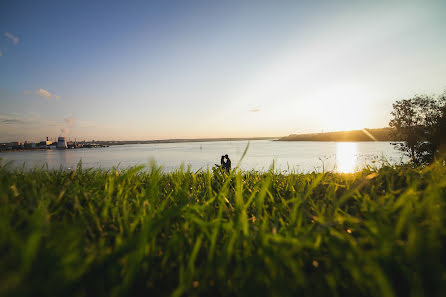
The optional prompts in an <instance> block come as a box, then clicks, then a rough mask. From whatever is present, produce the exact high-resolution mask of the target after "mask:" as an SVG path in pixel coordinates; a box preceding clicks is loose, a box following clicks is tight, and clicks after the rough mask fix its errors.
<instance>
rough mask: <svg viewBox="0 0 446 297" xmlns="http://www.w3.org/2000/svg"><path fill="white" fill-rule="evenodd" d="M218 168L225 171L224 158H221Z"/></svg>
mask: <svg viewBox="0 0 446 297" xmlns="http://www.w3.org/2000/svg"><path fill="white" fill-rule="evenodd" d="M220 168H221V169H225V168H226V162H225V156H221V159H220Z"/></svg>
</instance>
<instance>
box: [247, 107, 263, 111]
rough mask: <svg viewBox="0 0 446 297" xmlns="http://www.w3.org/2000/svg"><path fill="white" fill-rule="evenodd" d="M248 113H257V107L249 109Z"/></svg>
mask: <svg viewBox="0 0 446 297" xmlns="http://www.w3.org/2000/svg"><path fill="white" fill-rule="evenodd" d="M249 111H250V112H259V111H260V108H258V107H254V108H253V109H250V110H249Z"/></svg>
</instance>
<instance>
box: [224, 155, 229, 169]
mask: <svg viewBox="0 0 446 297" xmlns="http://www.w3.org/2000/svg"><path fill="white" fill-rule="evenodd" d="M225 159H226V162H225V167H224V169H225V170H226V171H227V172H228V173H229V172H230V171H231V159H229V156H228V154H226V155H225Z"/></svg>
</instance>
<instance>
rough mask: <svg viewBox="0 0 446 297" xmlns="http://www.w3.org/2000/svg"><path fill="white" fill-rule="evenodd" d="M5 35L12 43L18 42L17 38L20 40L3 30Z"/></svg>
mask: <svg viewBox="0 0 446 297" xmlns="http://www.w3.org/2000/svg"><path fill="white" fill-rule="evenodd" d="M5 37H6V38H8V39H9V40H11V41H12V43H14V44H17V43H19V40H20V39H19V38H18V37H17V36H14V35H12V34H11V33H9V32H5Z"/></svg>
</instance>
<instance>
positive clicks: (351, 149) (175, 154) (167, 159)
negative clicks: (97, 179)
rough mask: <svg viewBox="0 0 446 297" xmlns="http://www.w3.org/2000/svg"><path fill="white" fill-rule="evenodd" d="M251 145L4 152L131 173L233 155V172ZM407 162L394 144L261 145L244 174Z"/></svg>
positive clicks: (27, 162) (201, 165) (20, 159)
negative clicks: (133, 169)
mask: <svg viewBox="0 0 446 297" xmlns="http://www.w3.org/2000/svg"><path fill="white" fill-rule="evenodd" d="M247 145H248V141H215V142H189V143H160V144H134V145H115V146H110V147H105V148H90V149H87V148H84V149H68V150H33V151H15V152H2V153H0V158H2V159H3V160H2V163H5V162H9V161H11V166H13V167H19V166H25V168H27V169H30V168H34V167H40V166H46V165H45V164H47V166H48V167H49V168H50V169H59V168H61V167H62V168H66V169H73V168H75V167H76V165H77V163H78V162H79V161H80V160H82V166H83V168H107V169H108V168H112V167H114V166H118V167H119V168H127V167H129V166H133V165H139V164H145V165H149V164H150V162H151V161H152V160H154V161H155V162H156V164H158V165H161V166H162V167H163V170H164V171H165V172H170V171H172V170H175V169H178V168H179V167H180V166H181V164H184V166H185V167H186V168H187V167H188V166H189V167H190V169H191V170H193V171H197V170H200V169H202V170H206V169H207V168H211V167H212V166H213V165H214V164H218V163H219V162H220V156H221V155H224V154H228V155H229V157H230V159H231V161H232V166H233V167H235V166H236V165H237V163H238V162H239V160H240V158H241V156H242V155H243V152H244V150H245V148H246V147H247ZM402 161H406V158H405V157H404V156H403V155H402V153H401V152H400V151H398V150H396V149H395V148H394V146H393V145H392V144H391V143H390V142H311V141H308V142H305V141H303V142H300V141H295V142H284V141H273V140H255V141H250V142H249V148H248V151H247V154H246V155H245V158H244V159H243V160H242V162H241V165H240V167H241V168H242V169H243V170H259V171H265V170H268V169H269V168H270V167H271V165H272V164H273V162H274V167H275V170H277V171H287V172H291V171H294V172H311V171H318V172H321V171H323V170H325V171H337V172H346V173H348V172H353V171H355V170H357V169H361V168H363V167H364V166H367V165H372V166H381V165H382V163H383V162H389V163H391V164H395V163H400V162H402Z"/></svg>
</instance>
